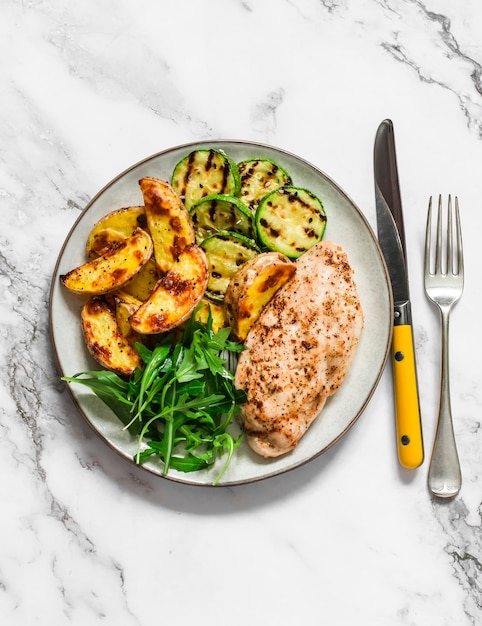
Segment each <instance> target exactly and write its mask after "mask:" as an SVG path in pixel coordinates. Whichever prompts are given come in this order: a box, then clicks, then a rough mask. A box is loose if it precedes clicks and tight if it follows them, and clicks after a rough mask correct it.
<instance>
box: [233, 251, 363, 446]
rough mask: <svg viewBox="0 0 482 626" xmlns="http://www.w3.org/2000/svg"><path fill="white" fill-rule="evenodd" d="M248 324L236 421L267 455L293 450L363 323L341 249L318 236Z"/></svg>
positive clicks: (335, 382) (339, 377) (337, 379)
mask: <svg viewBox="0 0 482 626" xmlns="http://www.w3.org/2000/svg"><path fill="white" fill-rule="evenodd" d="M296 268H297V269H296V273H295V274H294V276H293V277H292V278H291V279H290V280H289V281H288V282H287V283H286V284H285V285H284V286H283V287H281V289H280V290H279V291H278V292H277V293H276V295H275V296H274V298H273V299H272V300H271V301H270V303H269V304H268V305H267V306H266V307H265V308H264V310H263V311H262V313H261V315H260V317H259V318H258V319H257V321H256V322H255V323H254V325H253V326H252V328H251V330H250V331H249V333H248V336H247V338H246V341H245V343H246V346H247V348H248V349H247V350H245V351H244V352H242V353H241V356H240V359H239V363H238V367H237V370H236V378H235V383H236V386H237V387H238V388H241V389H244V390H245V391H246V393H247V401H246V403H245V404H244V405H243V407H242V413H241V419H242V422H243V424H244V430H245V433H246V436H247V440H248V443H249V445H250V446H251V448H252V449H253V450H254V451H255V452H257V453H259V454H260V455H262V456H265V457H276V456H279V455H281V454H285V453H286V452H289V451H290V450H292V449H293V448H294V447H295V446H296V445H297V443H298V442H299V440H300V439H301V437H302V436H303V435H304V433H305V432H306V431H307V429H308V427H309V426H310V424H311V423H312V422H313V420H314V419H315V418H316V417H317V416H318V415H319V413H320V412H321V410H322V408H323V406H324V404H325V402H326V400H327V398H329V397H330V396H331V395H332V394H333V393H335V391H336V390H337V389H338V388H339V386H340V385H341V383H342V381H343V379H344V377H345V374H346V372H347V371H348V369H349V368H350V365H351V363H352V360H353V357H354V354H355V351H356V347H357V345H358V341H359V337H360V334H361V331H362V328H363V312H362V308H361V304H360V301H359V298H358V294H357V289H356V284H355V282H354V280H353V270H352V269H351V267H350V265H349V263H348V258H347V256H346V253H345V252H344V251H343V250H342V248H341V247H340V246H338V245H335V244H334V243H332V242H328V241H326V242H321V243H319V244H317V245H315V246H314V247H313V248H311V249H310V250H309V251H308V252H306V253H305V254H303V256H301V257H300V258H299V259H298V260H297V261H296Z"/></svg>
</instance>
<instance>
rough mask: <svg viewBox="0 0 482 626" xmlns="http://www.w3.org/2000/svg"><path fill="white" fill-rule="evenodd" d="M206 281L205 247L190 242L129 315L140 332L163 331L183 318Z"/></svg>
mask: <svg viewBox="0 0 482 626" xmlns="http://www.w3.org/2000/svg"><path fill="white" fill-rule="evenodd" d="M207 282H208V264H207V260H206V255H205V253H204V250H202V249H201V248H200V247H199V246H197V245H196V244H189V245H188V246H186V247H185V248H184V250H183V251H182V252H181V254H180V255H179V257H178V259H177V261H176V262H175V264H174V265H173V266H172V267H171V269H170V270H169V271H168V272H167V274H165V275H164V276H163V277H162V278H161V279H160V280H159V282H158V283H157V286H156V288H155V290H154V292H153V293H152V294H151V297H150V298H149V299H148V300H147V301H146V302H144V303H143V304H142V306H140V307H139V308H138V309H137V311H136V312H135V313H134V315H133V316H132V317H131V318H130V321H131V325H132V328H133V329H134V330H135V331H136V332H138V333H141V334H143V335H151V334H158V333H164V332H167V331H169V330H171V329H172V328H175V327H176V326H178V325H179V324H181V323H182V322H183V321H184V320H186V319H187V318H188V317H189V315H190V314H191V313H192V311H193V309H194V307H195V306H196V305H197V304H198V303H199V302H200V300H201V298H202V297H203V295H204V292H205V290H206V285H207Z"/></svg>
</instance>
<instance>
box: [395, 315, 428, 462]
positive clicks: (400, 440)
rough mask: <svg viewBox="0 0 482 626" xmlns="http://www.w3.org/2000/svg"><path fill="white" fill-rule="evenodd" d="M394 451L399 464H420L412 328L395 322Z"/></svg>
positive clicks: (422, 453) (420, 444) (421, 440)
mask: <svg viewBox="0 0 482 626" xmlns="http://www.w3.org/2000/svg"><path fill="white" fill-rule="evenodd" d="M392 362H393V381H394V388H395V415H396V429H397V450H398V458H399V461H400V464H401V465H403V467H406V468H407V469H415V468H417V467H419V466H420V465H421V464H422V463H423V458H424V452H423V436H422V423H421V417H420V405H419V397H418V383H417V371H416V366H415V351H414V346H413V335H412V327H411V326H410V325H409V324H402V325H399V326H397V325H395V326H394V327H393V340H392Z"/></svg>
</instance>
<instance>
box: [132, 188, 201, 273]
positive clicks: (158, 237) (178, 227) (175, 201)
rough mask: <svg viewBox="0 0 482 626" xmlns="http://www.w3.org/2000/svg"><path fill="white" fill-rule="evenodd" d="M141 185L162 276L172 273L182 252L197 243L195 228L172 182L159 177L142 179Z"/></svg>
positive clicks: (155, 253)
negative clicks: (170, 271) (171, 270)
mask: <svg viewBox="0 0 482 626" xmlns="http://www.w3.org/2000/svg"><path fill="white" fill-rule="evenodd" d="M139 185H140V188H141V191H142V195H143V197H144V204H145V207H146V217H147V226H148V228H149V232H150V233H151V237H152V241H153V243H154V257H155V259H156V263H157V267H158V270H159V273H160V274H161V275H162V274H165V273H166V272H168V271H169V269H170V268H171V266H172V265H173V264H174V263H175V262H176V260H177V258H178V256H179V254H180V253H181V252H182V250H184V248H185V247H186V246H187V245H189V244H191V243H194V241H195V234H194V228H193V225H192V222H191V218H190V217H189V213H188V212H187V211H186V209H185V208H184V205H183V203H182V200H181V199H180V197H179V196H178V195H177V194H176V192H175V191H174V189H173V188H172V187H171V186H170V185H169V183H166V182H165V181H163V180H160V179H158V178H142V179H141V180H140V181H139Z"/></svg>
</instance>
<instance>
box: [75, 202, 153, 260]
mask: <svg viewBox="0 0 482 626" xmlns="http://www.w3.org/2000/svg"><path fill="white" fill-rule="evenodd" d="M136 228H142V229H143V230H147V220H146V210H145V208H144V207H143V206H131V207H126V208H123V209H117V210H115V211H111V212H110V213H108V214H107V215H104V217H103V218H102V219H100V220H99V221H98V222H97V224H95V225H94V227H93V228H92V230H91V231H90V233H89V236H88V238H87V245H86V252H87V256H88V257H89V258H92V257H97V256H101V255H103V254H105V253H106V252H108V251H109V250H111V249H112V248H113V247H114V246H116V245H117V244H118V243H120V242H121V241H123V240H124V239H126V238H127V237H129V235H132V233H133V232H134V231H135V230H136Z"/></svg>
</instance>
